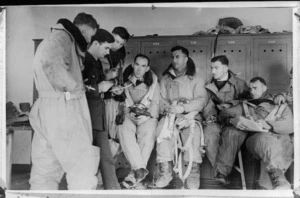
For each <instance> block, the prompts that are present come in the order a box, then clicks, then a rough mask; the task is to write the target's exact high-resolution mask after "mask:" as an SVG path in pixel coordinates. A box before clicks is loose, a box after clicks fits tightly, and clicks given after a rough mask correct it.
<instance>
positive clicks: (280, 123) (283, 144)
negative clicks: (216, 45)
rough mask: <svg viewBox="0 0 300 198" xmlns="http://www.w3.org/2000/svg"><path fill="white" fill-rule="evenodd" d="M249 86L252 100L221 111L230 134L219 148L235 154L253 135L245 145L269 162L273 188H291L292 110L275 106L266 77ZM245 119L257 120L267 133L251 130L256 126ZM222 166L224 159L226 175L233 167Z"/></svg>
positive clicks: (227, 131) (282, 106) (221, 119)
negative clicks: (288, 174) (287, 175)
mask: <svg viewBox="0 0 300 198" xmlns="http://www.w3.org/2000/svg"><path fill="white" fill-rule="evenodd" d="M249 86H250V94H251V98H252V99H250V100H247V101H244V102H243V103H242V104H239V105H237V106H234V107H232V108H229V109H226V110H224V111H222V112H221V113H220V117H219V118H220V121H221V122H222V123H223V124H226V125H229V126H227V127H226V129H225V131H224V132H225V133H227V135H226V136H222V140H223V144H222V145H221V146H220V148H221V149H223V150H224V151H223V153H224V155H226V156H235V155H236V153H237V151H238V150H239V149H240V146H241V144H242V143H243V141H244V139H245V138H246V136H247V135H250V136H249V138H248V139H247V141H246V147H247V149H248V150H249V151H250V153H252V154H253V155H254V156H255V157H256V158H258V159H260V160H261V161H262V162H263V163H264V164H265V165H266V169H267V171H268V173H269V176H270V179H271V181H272V185H273V189H276V190H277V189H290V188H291V185H290V183H289V182H288V181H287V180H286V178H285V176H284V172H285V171H286V170H287V169H288V168H289V166H290V165H291V163H292V161H293V143H292V140H291V138H290V136H289V135H290V134H292V133H293V115H292V111H291V110H290V108H289V107H288V105H286V104H284V105H281V106H278V105H275V103H274V100H273V99H272V97H271V95H270V94H269V93H268V92H267V85H266V81H265V80H264V79H263V78H260V77H255V78H253V79H251V80H250V85H249ZM244 118H248V119H249V118H250V119H251V120H253V121H255V122H256V123H258V124H259V126H260V127H261V128H262V129H263V130H264V131H265V132H257V133H255V132H249V131H252V130H253V129H252V127H249V125H247V124H246V123H245V122H244V121H243V119H244ZM266 131H267V132H266ZM232 142H237V144H232ZM233 146H234V148H231V147H233ZM228 148H231V149H228ZM229 152H230V153H229ZM220 165H221V162H219V167H224V168H223V169H220V170H221V171H222V172H221V173H223V174H224V175H225V176H226V175H228V174H229V173H230V171H231V169H232V166H233V164H222V166H220Z"/></svg>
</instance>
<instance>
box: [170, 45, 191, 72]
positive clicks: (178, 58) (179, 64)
mask: <svg viewBox="0 0 300 198" xmlns="http://www.w3.org/2000/svg"><path fill="white" fill-rule="evenodd" d="M172 58H173V62H172V64H173V68H174V69H176V70H181V69H183V68H184V67H186V63H187V61H188V57H187V56H186V55H185V54H184V53H182V51H181V50H176V51H174V52H172Z"/></svg>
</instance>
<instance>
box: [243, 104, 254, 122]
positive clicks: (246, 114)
mask: <svg viewBox="0 0 300 198" xmlns="http://www.w3.org/2000/svg"><path fill="white" fill-rule="evenodd" d="M248 104H249V103H248V102H247V101H243V108H244V111H245V116H246V118H248V119H250V120H252V121H254V118H253V117H252V116H251V115H250V112H249V108H248Z"/></svg>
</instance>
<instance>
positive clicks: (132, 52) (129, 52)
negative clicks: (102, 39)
mask: <svg viewBox="0 0 300 198" xmlns="http://www.w3.org/2000/svg"><path fill="white" fill-rule="evenodd" d="M125 50H126V58H125V67H127V66H128V65H130V64H133V61H134V57H135V56H136V55H137V54H138V53H139V52H140V42H139V41H137V40H135V39H134V38H131V39H130V40H129V41H128V42H127V43H126V44H125Z"/></svg>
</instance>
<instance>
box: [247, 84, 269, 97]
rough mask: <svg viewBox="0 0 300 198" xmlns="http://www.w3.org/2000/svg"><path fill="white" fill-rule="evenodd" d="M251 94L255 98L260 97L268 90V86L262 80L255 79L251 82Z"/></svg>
mask: <svg viewBox="0 0 300 198" xmlns="http://www.w3.org/2000/svg"><path fill="white" fill-rule="evenodd" d="M249 87H250V94H251V97H252V98H253V99H258V98H260V97H261V96H262V95H263V94H264V93H265V91H266V90H267V86H266V85H264V84H263V83H261V82H260V81H255V82H253V83H250V84H249Z"/></svg>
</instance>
